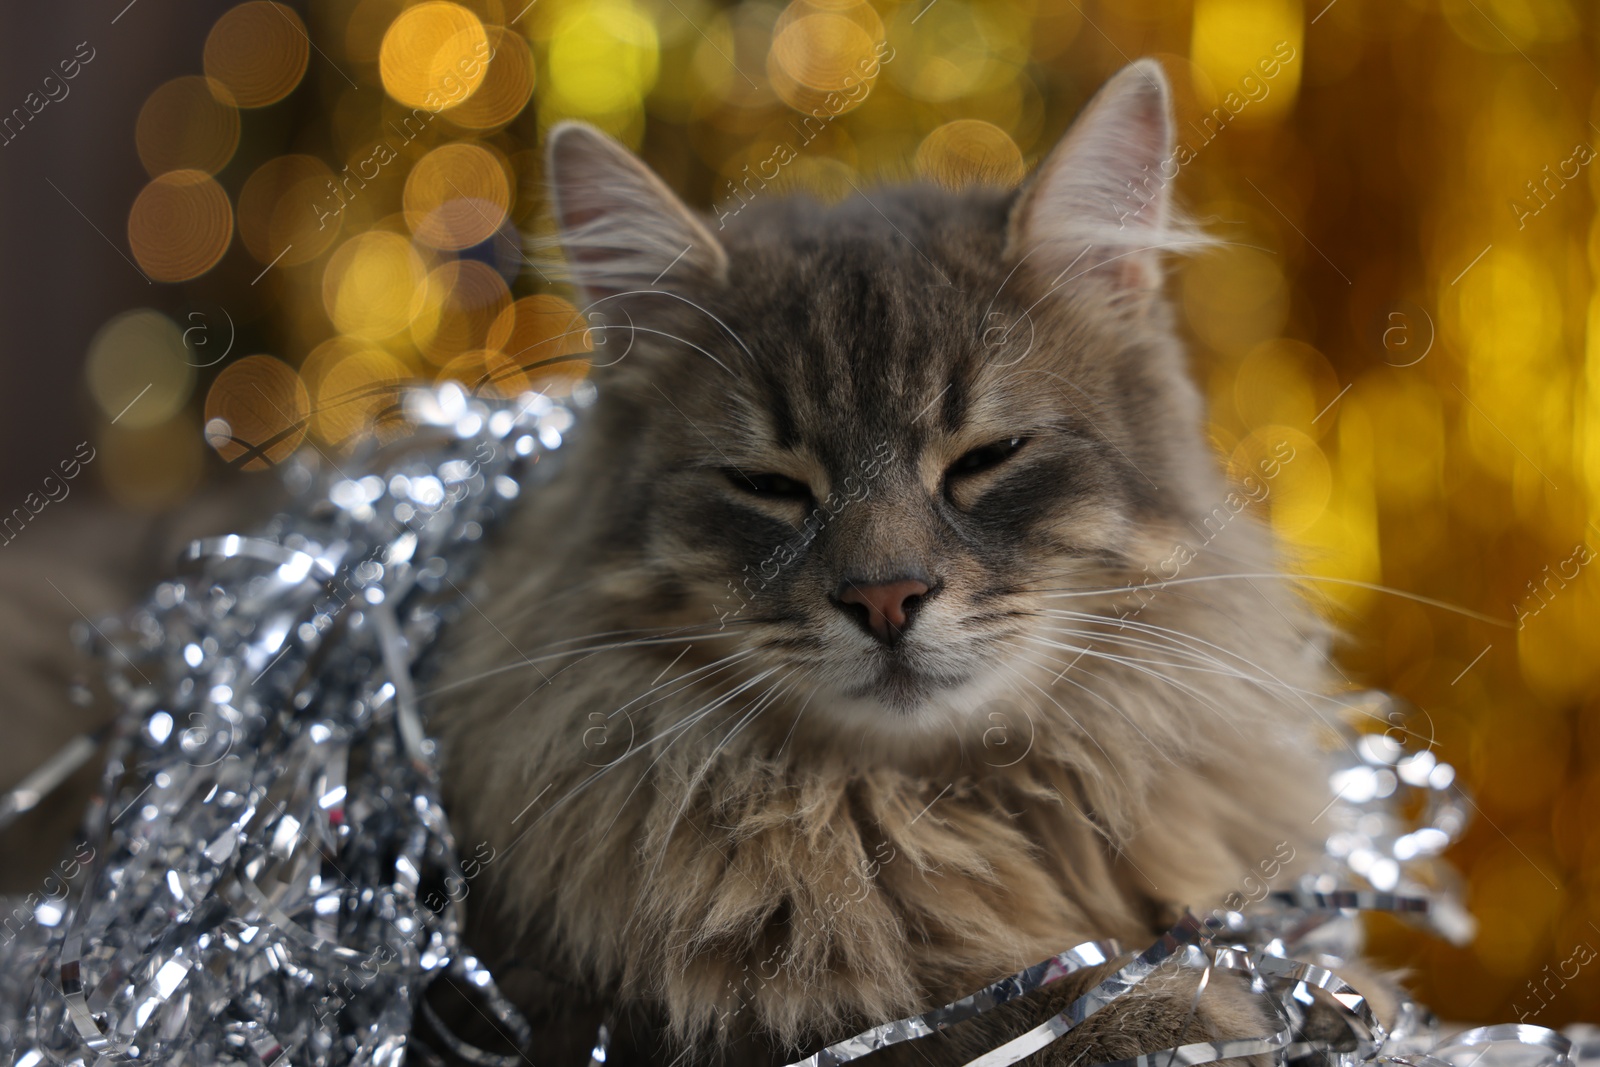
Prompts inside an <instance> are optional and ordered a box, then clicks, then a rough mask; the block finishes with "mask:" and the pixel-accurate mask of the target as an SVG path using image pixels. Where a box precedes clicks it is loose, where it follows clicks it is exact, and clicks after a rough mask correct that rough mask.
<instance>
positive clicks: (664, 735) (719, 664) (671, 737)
mask: <svg viewBox="0 0 1600 1067" xmlns="http://www.w3.org/2000/svg"><path fill="white" fill-rule="evenodd" d="M748 655H749V654H748V653H735V654H733V655H731V656H727V657H724V658H723V659H722V660H718V661H716V662H715V663H711V664H707V665H706V667H707V668H710V667H716V668H717V670H716V671H714V672H712V673H720V672H721V671H722V670H725V669H727V668H728V667H730V666H732V665H734V664H735V663H738V662H741V661H742V660H743V659H746V658H748ZM770 673H771V672H770V671H767V672H763V673H762V674H759V675H757V676H756V678H755V679H754V681H750V682H745V683H742V684H741V685H740V686H739V687H738V688H736V689H735V690H734V691H733V692H732V693H730V694H728V695H726V696H724V697H722V698H719V699H718V700H716V701H713V702H712V703H709V704H706V705H703V706H702V707H700V708H698V709H696V710H695V711H693V712H690V713H689V714H687V715H684V716H682V717H681V718H679V719H678V720H677V721H676V722H674V723H672V724H670V725H668V726H667V727H665V728H664V729H662V731H661V732H660V733H658V734H656V736H655V737H653V738H651V739H650V740H649V741H646V742H645V743H644V744H643V745H635V746H633V747H630V748H629V749H628V751H626V752H624V753H623V754H622V755H621V756H618V757H617V758H616V759H614V760H612V761H611V762H610V763H607V764H606V765H605V766H603V767H600V768H598V769H597V770H596V771H595V772H594V773H593V774H591V775H589V776H588V777H586V778H585V779H584V780H583V781H581V782H579V783H578V784H577V785H575V786H573V787H572V788H571V789H569V790H568V791H567V792H566V793H565V794H564V795H562V796H560V797H558V798H556V800H555V801H553V802H552V803H551V804H550V806H549V807H547V808H546V809H545V810H544V811H542V812H540V813H539V814H538V816H536V817H535V818H534V819H533V820H532V821H531V822H529V824H528V826H527V828H526V829H524V830H522V831H521V832H520V833H519V834H518V835H517V836H516V838H514V839H513V840H512V842H511V844H510V845H508V846H507V848H508V849H509V848H511V847H513V846H515V845H516V844H517V843H518V842H520V841H521V840H522V839H523V838H525V837H526V836H527V835H528V834H529V832H530V831H532V830H533V828H534V827H536V826H538V825H539V824H540V823H542V822H543V821H544V820H545V819H547V818H549V817H550V816H551V815H553V814H555V813H556V812H557V811H558V810H560V809H561V808H562V807H564V806H565V805H566V804H567V803H568V802H569V801H571V800H573V799H575V798H576V797H578V796H579V795H580V794H581V793H583V792H584V791H585V790H587V789H588V788H589V787H591V786H592V785H594V783H595V782H598V781H599V780H600V779H601V778H603V777H605V775H606V774H607V773H609V772H610V771H612V770H613V769H615V768H616V767H619V766H621V765H622V764H623V763H624V762H625V761H626V760H628V759H629V758H630V757H632V756H633V755H634V754H635V753H638V752H648V751H650V750H651V749H652V748H654V747H655V746H656V745H657V744H659V743H660V742H661V741H662V740H663V739H666V740H667V743H666V745H664V746H662V748H661V751H660V752H658V753H657V754H656V758H655V759H654V760H652V761H651V762H650V765H649V767H647V768H646V769H645V773H644V774H642V775H641V777H640V780H639V783H637V784H635V786H634V787H633V789H631V790H630V791H629V792H628V799H631V798H632V797H633V794H634V793H636V792H638V788H639V785H640V784H643V782H644V779H645V777H646V776H647V774H648V771H649V770H650V768H652V767H654V766H655V764H656V763H658V762H660V761H661V759H662V758H663V757H664V756H665V755H666V754H667V752H668V751H669V750H670V749H671V747H672V742H673V741H675V740H676V739H677V737H681V736H683V734H684V733H685V732H686V731H688V730H689V729H691V728H692V727H693V726H694V725H695V724H696V723H698V722H699V721H700V720H701V719H703V718H704V717H705V716H706V715H708V714H710V713H711V712H712V711H713V710H715V709H716V708H717V707H720V706H721V705H722V704H723V703H725V702H726V701H727V700H729V699H732V697H734V696H736V695H737V694H738V693H739V692H742V691H743V690H744V689H746V688H749V686H750V685H752V684H759V682H760V681H761V680H762V679H764V678H765V677H767V676H768V675H769V674H770ZM706 677H710V675H709V674H708V675H706ZM704 680H705V678H699V679H695V680H693V681H691V682H689V683H688V684H686V685H685V686H683V688H682V689H680V690H678V691H676V692H674V693H672V694H668V695H669V696H675V695H677V692H682V691H684V690H687V689H688V688H689V686H690V685H693V684H696V683H697V682H702V681H704ZM672 681H683V679H682V678H675V679H672ZM667 684H669V685H670V684H671V682H669V683H667ZM656 688H657V689H661V688H665V686H658V687H656ZM654 691H655V690H651V692H654ZM642 696H643V694H642V695H641V696H636V697H634V698H633V700H632V701H629V703H628V704H627V705H624V707H628V706H631V705H632V704H633V703H634V702H635V701H638V700H640V699H642ZM608 717H609V716H608ZM626 808H627V800H624V802H623V803H622V805H621V806H620V807H619V808H618V815H620V814H621V812H622V811H623V810H625V809H626ZM615 822H616V816H613V817H612V823H611V824H608V825H607V829H609V828H610V825H612V824H614V823H615Z"/></svg>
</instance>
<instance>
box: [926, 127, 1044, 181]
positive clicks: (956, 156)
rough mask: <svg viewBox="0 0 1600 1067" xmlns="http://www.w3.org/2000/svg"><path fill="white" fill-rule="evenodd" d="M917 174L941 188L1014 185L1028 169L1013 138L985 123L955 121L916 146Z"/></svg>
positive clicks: (938, 129) (939, 128)
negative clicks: (945, 186)
mask: <svg viewBox="0 0 1600 1067" xmlns="http://www.w3.org/2000/svg"><path fill="white" fill-rule="evenodd" d="M916 165H917V173H918V174H921V175H922V176H923V177H925V178H927V179H929V180H930V181H935V182H938V183H939V184H941V185H948V186H962V185H972V184H985V185H1015V184H1017V183H1018V182H1020V181H1021V180H1022V176H1023V174H1024V173H1025V172H1026V170H1027V167H1026V166H1025V164H1024V163H1023V162H1022V149H1020V148H1018V147H1017V142H1015V141H1013V140H1012V139H1011V135H1010V134H1008V133H1006V131H1005V130H1002V129H1001V128H1000V127H998V126H996V125H995V124H994V123H992V122H985V121H983V120H982V119H956V120H955V121H954V122H947V123H945V124H944V125H943V126H940V127H938V128H936V129H934V130H933V131H931V132H930V133H929V134H928V136H926V137H924V138H923V139H922V144H920V145H918V146H917V157H916Z"/></svg>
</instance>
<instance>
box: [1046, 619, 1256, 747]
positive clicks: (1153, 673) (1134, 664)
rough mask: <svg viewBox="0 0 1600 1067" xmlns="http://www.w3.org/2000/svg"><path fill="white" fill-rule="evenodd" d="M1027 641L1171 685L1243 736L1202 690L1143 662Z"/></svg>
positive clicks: (1058, 643) (1049, 642)
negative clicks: (1109, 664) (1096, 660)
mask: <svg viewBox="0 0 1600 1067" xmlns="http://www.w3.org/2000/svg"><path fill="white" fill-rule="evenodd" d="M1026 640H1029V641H1032V642H1034V643H1035V644H1042V645H1044V646H1045V647H1047V648H1054V649H1059V650H1061V651H1063V652H1076V653H1077V654H1078V656H1079V657H1080V658H1081V657H1084V656H1087V657H1089V658H1091V659H1098V660H1102V661H1104V662H1106V663H1114V664H1118V665H1120V666H1124V667H1128V668H1131V669H1132V670H1134V671H1136V672H1138V673H1139V674H1142V675H1144V676H1145V677H1147V678H1153V679H1155V680H1156V681H1158V682H1162V683H1165V684H1166V685H1169V686H1171V687H1172V688H1174V689H1177V690H1178V691H1180V692H1182V693H1186V694H1188V695H1189V696H1190V697H1193V698H1194V699H1195V700H1197V701H1199V702H1200V704H1201V705H1202V706H1203V707H1205V708H1206V709H1207V710H1209V711H1211V712H1213V713H1214V714H1216V716H1217V717H1218V719H1219V720H1221V721H1222V722H1223V723H1225V724H1227V725H1229V726H1230V727H1232V729H1233V731H1234V732H1235V733H1238V734H1241V736H1242V731H1240V729H1239V727H1238V726H1237V725H1236V724H1234V723H1233V722H1231V721H1230V719H1229V717H1228V714H1227V712H1226V711H1225V710H1224V709H1223V708H1222V707H1221V706H1220V705H1218V704H1217V703H1216V702H1215V701H1214V700H1212V699H1211V698H1210V697H1208V696H1207V695H1206V694H1205V693H1202V692H1201V691H1200V690H1198V689H1196V688H1195V687H1194V686H1192V685H1188V684H1187V683H1185V682H1181V681H1179V680H1178V679H1176V678H1173V677H1171V676H1169V675H1166V674H1163V673H1162V672H1161V671H1158V670H1152V669H1151V668H1149V667H1144V666H1140V663H1141V662H1143V661H1138V660H1134V659H1130V658H1129V657H1126V656H1118V655H1115V654H1113V653H1109V652H1105V651H1102V650H1099V649H1095V648H1091V647H1089V646H1087V645H1082V646H1079V645H1069V644H1066V643H1065V642H1061V641H1054V640H1051V639H1050V638H1047V637H1041V636H1038V635H1032V636H1029V637H1028V638H1026ZM1052 658H1053V657H1052ZM1072 662H1073V663H1076V662H1077V660H1076V659H1074V660H1073V661H1072ZM1069 666H1070V664H1069ZM1123 718H1124V719H1126V720H1127V721H1128V723H1129V725H1134V724H1133V720H1132V719H1128V717H1127V715H1125V714H1124V715H1123ZM1134 729H1136V730H1137V729H1138V727H1137V726H1134ZM1140 736H1141V737H1144V739H1145V741H1146V742H1147V743H1149V744H1150V745H1151V747H1152V748H1153V749H1154V750H1156V751H1160V748H1159V746H1157V745H1156V744H1155V742H1153V741H1151V740H1150V738H1149V737H1148V736H1146V735H1145V734H1144V732H1143V731H1140Z"/></svg>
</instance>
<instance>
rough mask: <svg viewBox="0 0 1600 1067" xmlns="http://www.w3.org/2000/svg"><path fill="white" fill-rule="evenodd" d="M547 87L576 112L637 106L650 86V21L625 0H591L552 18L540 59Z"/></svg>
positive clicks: (653, 60) (653, 55) (655, 51)
mask: <svg viewBox="0 0 1600 1067" xmlns="http://www.w3.org/2000/svg"><path fill="white" fill-rule="evenodd" d="M546 64H547V66H548V68H549V76H550V87H551V90H552V91H553V92H554V93H555V94H556V96H557V97H558V98H559V100H560V103H561V105H562V107H564V108H565V109H566V110H568V111H569V112H571V113H573V114H578V115H604V114H610V113H613V112H619V111H627V110H629V109H633V108H637V107H639V106H640V104H641V102H642V101H643V100H644V95H645V93H647V92H649V91H650V88H651V86H653V85H655V82H656V73H657V71H658V69H659V65H660V43H659V42H658V41H657V39H656V29H655V25H654V24H653V23H652V22H651V21H650V19H649V17H648V16H646V15H645V14H644V13H643V12H642V11H641V10H640V9H639V8H638V7H637V6H635V5H634V4H632V3H630V2H629V0H594V2H592V3H585V4H583V5H581V6H574V7H571V8H568V9H567V10H566V11H565V12H564V13H563V14H562V16H561V17H560V18H559V19H558V20H557V22H556V25H555V30H554V32H553V34H552V35H551V39H550V52H549V57H548V59H547V60H546Z"/></svg>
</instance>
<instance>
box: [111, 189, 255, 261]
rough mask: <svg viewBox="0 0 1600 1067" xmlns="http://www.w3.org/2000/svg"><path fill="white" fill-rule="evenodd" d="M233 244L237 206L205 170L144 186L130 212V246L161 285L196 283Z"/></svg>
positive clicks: (136, 257)
mask: <svg viewBox="0 0 1600 1067" xmlns="http://www.w3.org/2000/svg"><path fill="white" fill-rule="evenodd" d="M232 240H233V205H232V204H230V203H229V202H228V194H227V193H225V192H223V189H222V186H220V185H218V184H217V183H216V181H215V180H213V179H212V177H211V175H209V174H207V173H206V172H205V171H203V170H175V171H171V172H169V173H167V174H163V175H161V176H160V177H159V178H156V179H155V180H154V181H152V182H150V184H148V185H146V186H145V187H144V190H143V191H142V192H140V193H139V197H138V199H136V200H135V201H134V202H133V209H132V210H131V211H130V212H129V213H128V244H129V246H130V247H131V248H132V250H133V258H134V259H137V260H138V261H139V266H140V267H141V268H143V270H144V272H145V274H147V275H149V276H150V277H151V278H152V279H154V280H155V281H158V282H182V281H187V280H189V279H190V278H196V277H199V276H200V275H202V274H204V273H205V272H206V271H208V270H210V269H211V268H212V267H214V266H216V265H217V261H218V260H220V259H221V258H222V256H223V253H225V252H227V250H228V244H229V243H230V242H231V241H232Z"/></svg>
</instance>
